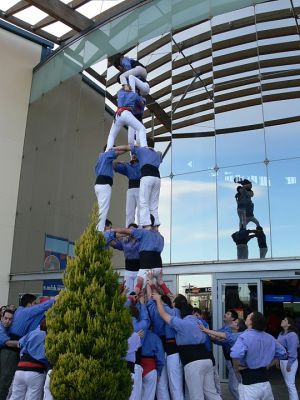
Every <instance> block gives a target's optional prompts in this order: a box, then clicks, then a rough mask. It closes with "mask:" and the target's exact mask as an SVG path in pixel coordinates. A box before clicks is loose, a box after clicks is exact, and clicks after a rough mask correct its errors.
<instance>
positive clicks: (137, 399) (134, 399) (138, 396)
mask: <svg viewBox="0 0 300 400" xmlns="http://www.w3.org/2000/svg"><path fill="white" fill-rule="evenodd" d="M142 375H143V368H142V367H141V366H140V365H139V364H135V366H134V379H133V388H132V392H131V395H130V397H129V400H142V389H143V377H142Z"/></svg>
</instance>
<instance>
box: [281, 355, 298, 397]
mask: <svg viewBox="0 0 300 400" xmlns="http://www.w3.org/2000/svg"><path fill="white" fill-rule="evenodd" d="M287 363H288V360H280V369H281V373H282V376H283V379H284V382H285V384H286V387H287V389H288V392H289V400H299V397H298V393H297V389H296V385H295V376H296V372H297V369H298V360H296V361H294V362H293V364H292V366H291V370H290V372H287V370H286V366H287Z"/></svg>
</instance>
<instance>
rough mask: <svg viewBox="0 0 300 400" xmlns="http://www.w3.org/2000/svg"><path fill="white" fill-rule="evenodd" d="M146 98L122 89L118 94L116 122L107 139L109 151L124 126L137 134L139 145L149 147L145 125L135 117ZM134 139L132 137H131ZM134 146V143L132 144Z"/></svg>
mask: <svg viewBox="0 0 300 400" xmlns="http://www.w3.org/2000/svg"><path fill="white" fill-rule="evenodd" d="M143 102H144V98H143V97H141V96H140V95H138V94H137V93H136V92H131V91H126V90H124V89H121V90H119V91H118V93H117V104H118V108H117V111H116V117H115V121H114V122H113V124H112V126H111V129H110V131H109V134H108V138H107V151H108V150H110V149H111V148H112V147H113V146H114V144H115V140H116V138H117V136H118V134H119V132H120V130H121V129H122V128H123V127H124V126H128V127H129V126H130V127H131V128H132V129H133V130H134V131H136V132H137V136H138V139H139V143H140V145H141V146H142V147H146V146H147V139H146V128H145V127H144V125H143V124H142V123H141V122H140V121H139V120H138V119H137V118H136V117H135V116H134V115H133V111H135V110H136V108H137V106H138V105H139V103H143ZM130 137H131V138H132V136H130ZM130 144H131V145H133V144H134V143H130Z"/></svg>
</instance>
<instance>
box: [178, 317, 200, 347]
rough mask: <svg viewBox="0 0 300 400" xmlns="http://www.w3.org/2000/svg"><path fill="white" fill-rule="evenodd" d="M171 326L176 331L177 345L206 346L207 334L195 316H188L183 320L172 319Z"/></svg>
mask: <svg viewBox="0 0 300 400" xmlns="http://www.w3.org/2000/svg"><path fill="white" fill-rule="evenodd" d="M170 326H171V327H172V328H173V329H174V330H175V331H176V343H177V345H178V346H181V345H186V344H205V342H206V337H207V334H206V333H204V332H202V331H201V330H200V328H199V321H198V319H197V317H195V316H194V315H188V316H186V317H184V318H183V319H181V318H178V317H172V318H171V322H170Z"/></svg>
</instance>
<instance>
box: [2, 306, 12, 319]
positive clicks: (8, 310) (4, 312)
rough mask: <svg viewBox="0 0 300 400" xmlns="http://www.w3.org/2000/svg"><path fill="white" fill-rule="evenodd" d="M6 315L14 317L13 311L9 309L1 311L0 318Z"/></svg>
mask: <svg viewBox="0 0 300 400" xmlns="http://www.w3.org/2000/svg"><path fill="white" fill-rule="evenodd" d="M6 313H9V314H11V315H14V311H12V310H10V309H9V308H7V309H6V310H4V311H3V314H2V316H3V317H4V315H5V314H6Z"/></svg>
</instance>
